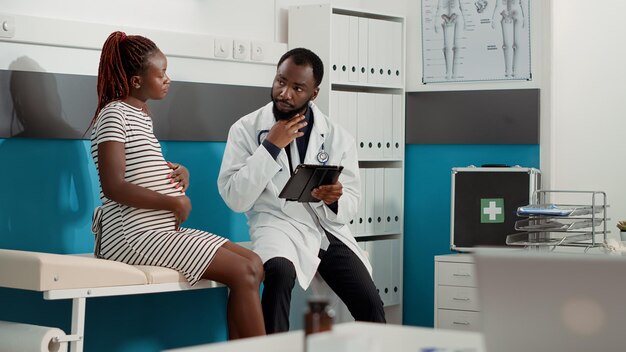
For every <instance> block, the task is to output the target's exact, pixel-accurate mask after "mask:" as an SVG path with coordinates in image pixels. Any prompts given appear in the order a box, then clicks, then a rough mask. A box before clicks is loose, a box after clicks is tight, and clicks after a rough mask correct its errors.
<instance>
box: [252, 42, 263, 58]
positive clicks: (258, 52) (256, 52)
mask: <svg viewBox="0 0 626 352" xmlns="http://www.w3.org/2000/svg"><path fill="white" fill-rule="evenodd" d="M250 58H251V59H252V60H254V61H263V60H264V59H265V46H264V45H263V43H260V42H252V43H251V45H250Z"/></svg>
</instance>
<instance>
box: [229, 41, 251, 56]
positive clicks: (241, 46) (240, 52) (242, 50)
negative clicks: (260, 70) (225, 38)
mask: <svg viewBox="0 0 626 352" xmlns="http://www.w3.org/2000/svg"><path fill="white" fill-rule="evenodd" d="M249 47H250V45H249V44H248V43H247V42H245V41H243V40H235V41H233V59H238V60H245V59H247V58H248V48H249Z"/></svg>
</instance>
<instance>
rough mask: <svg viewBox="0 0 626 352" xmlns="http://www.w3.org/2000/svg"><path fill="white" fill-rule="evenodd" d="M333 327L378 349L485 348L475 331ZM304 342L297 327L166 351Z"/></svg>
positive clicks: (237, 350) (210, 351) (283, 351)
mask: <svg viewBox="0 0 626 352" xmlns="http://www.w3.org/2000/svg"><path fill="white" fill-rule="evenodd" d="M333 331H337V332H342V333H343V332H345V333H357V334H360V335H364V336H368V337H369V338H370V339H371V340H372V345H373V346H379V350H380V351H385V352H386V351H394V352H403V351H407V352H408V351H411V352H421V351H422V349H426V348H433V349H434V350H436V351H438V352H439V351H441V352H444V351H445V352H484V351H485V348H484V342H483V336H482V334H480V333H477V332H467V331H453V330H441V329H437V330H435V329H429V328H419V327H413V326H401V325H390V324H387V325H383V324H374V323H362V322H353V323H345V324H337V325H334V326H333ZM303 342H304V336H303V332H302V330H299V331H290V332H286V333H281V334H274V335H269V336H263V337H253V338H248V339H241V340H235V341H231V342H220V343H214V344H207V345H201V346H195V347H186V348H180V349H174V350H169V351H165V352H241V351H259V352H263V351H272V352H301V351H303ZM424 351H425V350H424Z"/></svg>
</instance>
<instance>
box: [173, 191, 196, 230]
mask: <svg viewBox="0 0 626 352" xmlns="http://www.w3.org/2000/svg"><path fill="white" fill-rule="evenodd" d="M172 198H173V199H172V200H173V202H174V206H173V209H172V212H173V213H174V217H175V218H176V231H178V229H179V228H180V224H182V223H183V222H185V220H187V218H188V217H189V213H191V200H189V197H187V196H178V197H172Z"/></svg>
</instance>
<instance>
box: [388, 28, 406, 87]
mask: <svg viewBox="0 0 626 352" xmlns="http://www.w3.org/2000/svg"><path fill="white" fill-rule="evenodd" d="M390 23H391V44H392V56H391V57H392V64H391V70H392V72H391V77H392V79H391V84H392V85H393V86H395V87H400V86H402V77H403V76H404V72H403V69H402V65H403V61H402V58H403V57H404V53H403V51H402V46H403V45H402V44H403V43H404V37H403V33H402V32H403V31H402V23H400V22H390Z"/></svg>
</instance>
